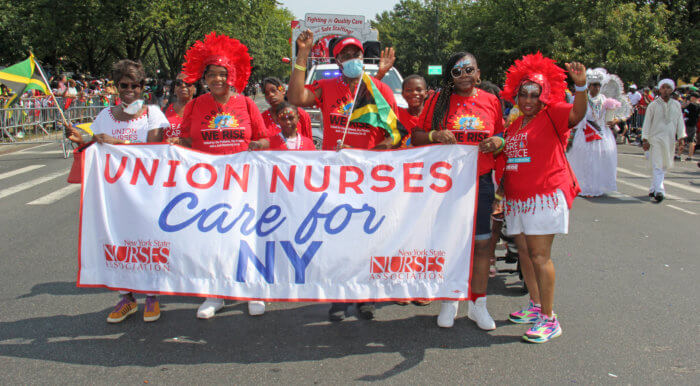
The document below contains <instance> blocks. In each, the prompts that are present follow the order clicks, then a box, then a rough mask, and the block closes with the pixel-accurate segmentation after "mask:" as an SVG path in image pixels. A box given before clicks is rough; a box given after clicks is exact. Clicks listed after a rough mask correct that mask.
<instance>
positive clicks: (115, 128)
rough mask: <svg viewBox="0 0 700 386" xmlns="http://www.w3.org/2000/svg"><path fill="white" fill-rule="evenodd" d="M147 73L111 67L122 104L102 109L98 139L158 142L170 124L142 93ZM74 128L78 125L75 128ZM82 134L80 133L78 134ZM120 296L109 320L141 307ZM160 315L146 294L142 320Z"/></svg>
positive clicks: (127, 64) (137, 66)
mask: <svg viewBox="0 0 700 386" xmlns="http://www.w3.org/2000/svg"><path fill="white" fill-rule="evenodd" d="M145 78H146V73H145V72H144V70H143V66H142V65H141V63H137V62H134V61H131V60H128V59H124V60H120V61H118V62H117V63H116V64H114V66H113V67H112V79H114V81H115V82H116V84H117V91H118V92H119V98H120V99H121V104H119V105H118V106H114V107H106V108H105V109H104V110H102V111H101V112H100V113H99V114H98V115H97V117H96V118H95V121H94V122H93V123H92V126H90V128H91V129H92V131H93V133H94V136H93V140H94V141H95V142H97V143H107V144H128V143H139V142H141V143H142V142H159V141H160V140H161V136H162V132H163V130H164V129H166V128H168V127H170V124H169V123H168V120H167V119H166V118H165V115H163V112H161V111H160V109H159V108H158V106H155V105H145V104H144V101H143V99H141V94H142V92H143V83H144V80H145ZM73 130H75V129H73ZM79 137H80V136H79V135H78V138H79ZM119 293H120V294H121V299H120V301H119V303H118V304H117V306H116V307H115V308H114V310H112V312H111V313H110V314H109V316H108V317H107V322H109V323H119V322H121V321H123V320H124V319H126V318H127V317H128V316H129V315H131V314H133V313H135V312H137V311H138V305H137V303H136V299H135V298H134V296H133V294H132V293H131V292H126V291H119ZM158 318H160V305H159V304H158V299H157V298H156V297H155V295H150V294H147V295H146V307H145V309H144V313H143V320H144V321H146V322H154V321H156V320H158Z"/></svg>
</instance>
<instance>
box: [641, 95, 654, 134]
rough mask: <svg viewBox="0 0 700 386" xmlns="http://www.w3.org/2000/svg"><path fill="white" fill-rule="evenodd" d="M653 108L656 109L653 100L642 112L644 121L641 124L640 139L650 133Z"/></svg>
mask: <svg viewBox="0 0 700 386" xmlns="http://www.w3.org/2000/svg"><path fill="white" fill-rule="evenodd" d="M654 110H656V103H654V102H653V101H652V102H651V103H649V106H647V111H646V113H645V114H644V123H643V124H642V139H649V135H650V134H651V133H650V131H651V125H652V124H653V123H654Z"/></svg>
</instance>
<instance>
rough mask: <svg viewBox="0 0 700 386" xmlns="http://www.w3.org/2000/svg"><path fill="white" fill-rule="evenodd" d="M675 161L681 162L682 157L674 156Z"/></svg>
mask: <svg viewBox="0 0 700 386" xmlns="http://www.w3.org/2000/svg"><path fill="white" fill-rule="evenodd" d="M673 160H674V161H680V160H681V157H680V156H677V155H674V156H673Z"/></svg>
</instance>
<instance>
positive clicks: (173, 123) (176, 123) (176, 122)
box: [163, 104, 182, 141]
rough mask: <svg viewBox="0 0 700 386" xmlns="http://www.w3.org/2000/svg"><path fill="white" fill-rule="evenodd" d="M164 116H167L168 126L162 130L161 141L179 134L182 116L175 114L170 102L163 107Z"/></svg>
mask: <svg viewBox="0 0 700 386" xmlns="http://www.w3.org/2000/svg"><path fill="white" fill-rule="evenodd" d="M165 117H166V118H168V122H170V127H169V128H167V129H165V130H163V141H165V140H166V139H168V138H175V137H179V136H180V125H181V124H182V117H181V116H179V115H177V113H176V112H175V108H173V105H172V104H170V105H169V106H168V108H167V109H165Z"/></svg>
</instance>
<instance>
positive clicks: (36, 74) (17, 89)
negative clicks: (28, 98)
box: [0, 54, 50, 107]
mask: <svg viewBox="0 0 700 386" xmlns="http://www.w3.org/2000/svg"><path fill="white" fill-rule="evenodd" d="M0 83H2V84H4V85H5V86H7V88H9V89H10V90H12V92H13V93H14V94H15V95H13V96H12V98H10V99H9V100H8V101H7V103H6V104H5V106H4V107H8V106H10V105H11V104H12V103H14V102H15V101H16V100H17V97H19V96H21V95H22V94H24V92H25V91H27V90H39V91H41V92H43V93H44V94H47V95H48V94H49V93H50V91H49V86H48V85H47V84H46V83H45V82H44V79H43V78H42V76H41V73H40V70H39V63H37V62H36V60H35V59H34V55H33V54H30V55H29V58H28V59H27V60H25V61H23V62H19V63H17V64H14V65H12V66H10V67H7V68H5V69H3V70H0Z"/></svg>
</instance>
